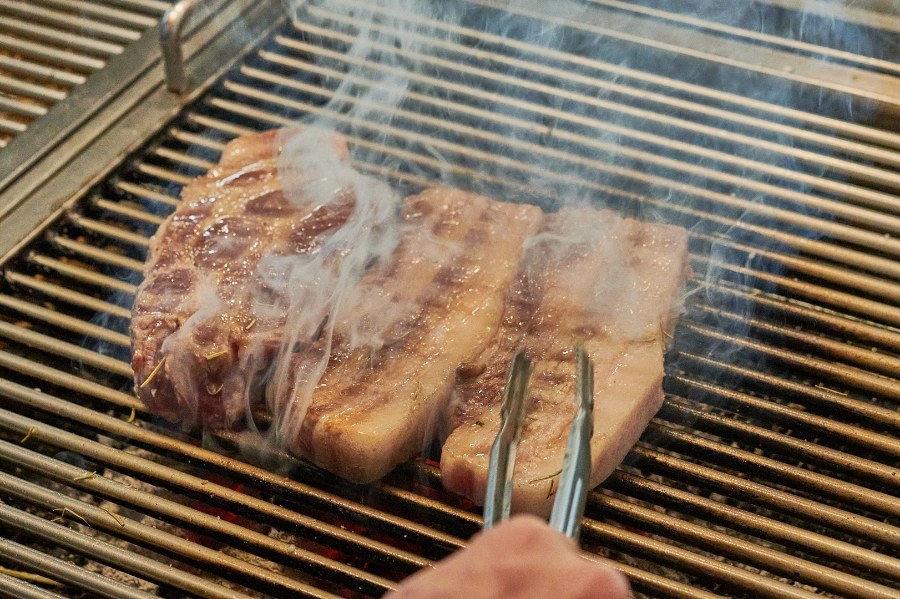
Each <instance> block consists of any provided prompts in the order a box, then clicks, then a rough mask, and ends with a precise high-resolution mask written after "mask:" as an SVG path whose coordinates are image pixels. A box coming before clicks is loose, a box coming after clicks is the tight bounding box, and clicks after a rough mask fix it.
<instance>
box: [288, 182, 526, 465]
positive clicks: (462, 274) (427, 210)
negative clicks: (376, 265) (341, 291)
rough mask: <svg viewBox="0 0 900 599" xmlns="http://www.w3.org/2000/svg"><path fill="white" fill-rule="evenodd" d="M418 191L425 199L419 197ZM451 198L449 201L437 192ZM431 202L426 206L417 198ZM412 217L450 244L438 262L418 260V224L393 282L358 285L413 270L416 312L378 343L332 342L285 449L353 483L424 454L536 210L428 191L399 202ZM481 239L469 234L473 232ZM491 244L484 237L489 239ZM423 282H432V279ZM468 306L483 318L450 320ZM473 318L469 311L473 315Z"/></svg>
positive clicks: (399, 256) (403, 282)
mask: <svg viewBox="0 0 900 599" xmlns="http://www.w3.org/2000/svg"><path fill="white" fill-rule="evenodd" d="M423 196H424V197H423ZM445 196H446V197H447V198H449V199H450V200H453V201H451V202H449V203H448V201H447V200H445V199H444V197H445ZM424 200H431V202H429V203H430V204H431V205H426V204H424V203H423V202H424ZM405 207H406V210H405V213H406V214H407V216H408V217H410V218H412V219H416V218H418V219H425V220H426V221H427V220H429V219H431V218H437V219H438V220H437V222H435V223H433V224H431V225H430V226H428V225H427V224H426V227H427V229H426V230H428V231H430V234H431V235H432V236H438V244H439V245H440V244H441V243H442V242H443V243H444V244H445V245H446V243H448V242H453V245H452V248H453V251H452V252H451V251H449V250H447V251H444V252H442V253H440V254H438V255H439V257H440V258H439V260H440V261H439V262H436V263H432V264H428V265H426V266H422V265H421V264H416V259H417V258H418V259H419V260H420V261H421V258H419V256H418V255H419V254H420V253H421V251H422V248H421V247H419V245H418V244H416V243H413V242H412V239H410V238H415V236H416V235H417V234H418V235H421V234H422V229H423V227H422V226H421V225H420V226H419V227H417V228H416V229H414V230H413V231H412V232H410V231H407V237H405V238H403V239H402V240H401V244H400V246H399V247H398V249H397V251H395V255H394V256H393V263H394V264H395V265H400V266H398V267H395V269H393V271H392V274H393V275H394V277H396V278H392V279H387V280H385V279H384V278H383V277H381V276H374V277H372V278H371V279H370V280H369V281H366V280H365V279H364V284H369V285H372V287H375V288H379V289H382V290H384V289H388V290H392V289H396V290H397V291H398V292H403V291H408V290H406V289H405V288H406V287H407V283H408V281H409V280H410V279H414V278H415V277H413V276H411V273H413V272H415V271H416V270H419V271H420V275H421V273H422V272H425V273H428V274H427V275H425V277H424V280H422V281H421V282H422V283H424V285H421V286H422V287H424V289H422V290H421V292H416V293H417V294H419V295H421V297H420V299H419V300H418V301H419V305H420V306H421V309H420V310H417V311H416V312H415V315H414V316H413V318H411V319H410V320H404V321H401V322H398V323H396V324H395V326H394V328H395V329H401V330H402V333H399V334H398V333H396V332H394V333H393V334H389V335H388V337H389V338H390V339H391V341H389V342H388V343H386V344H385V345H384V346H383V347H380V348H377V349H376V348H369V347H363V348H356V349H350V348H338V350H337V351H335V352H333V355H332V359H331V361H330V363H329V367H328V369H326V371H325V374H324V376H323V377H322V379H321V381H320V383H319V385H318V387H317V389H316V391H315V393H314V395H313V398H312V403H311V405H310V407H309V409H308V410H307V412H306V418H305V419H304V422H303V424H302V427H301V431H300V434H299V435H298V437H297V439H296V440H295V444H294V445H293V446H292V449H293V450H294V451H295V452H297V453H300V454H301V455H304V456H306V457H307V458H309V459H311V460H312V461H313V462H315V463H317V464H319V465H321V466H323V467H325V468H327V469H329V470H331V471H333V472H337V473H338V474H341V475H342V476H344V477H346V478H349V479H351V480H355V481H357V482H369V481H372V480H375V479H377V478H380V477H381V476H383V475H384V474H386V473H387V472H388V471H389V470H390V469H392V468H393V466H394V465H396V464H397V463H399V462H401V461H403V460H404V459H407V458H408V457H410V456H411V455H413V454H415V453H417V452H418V451H420V450H421V448H422V446H423V444H424V443H426V442H427V441H428V440H429V439H430V438H431V436H432V434H433V432H434V428H435V425H436V424H437V420H438V418H439V416H440V414H441V413H443V411H444V409H445V408H446V402H447V400H448V399H449V391H450V387H451V385H452V384H453V382H454V380H455V377H456V371H457V368H458V366H459V365H460V364H461V363H463V362H466V361H468V360H469V359H471V358H472V357H474V355H476V354H477V353H478V352H479V351H480V348H481V347H482V346H483V345H484V343H485V342H486V341H487V340H488V339H489V338H490V337H491V333H492V331H493V329H494V328H495V327H496V324H497V321H498V320H499V318H500V315H501V312H500V308H501V304H502V295H503V291H504V289H505V288H506V287H507V286H508V284H509V281H510V279H511V277H512V275H513V274H514V272H515V268H516V265H517V264H518V257H519V254H520V253H521V247H522V241H523V240H524V238H525V237H526V236H527V235H528V234H530V233H531V232H533V231H534V230H535V228H536V225H537V222H538V219H539V214H540V211H539V209H537V208H535V207H533V206H516V205H512V204H500V203H496V202H492V201H490V200H487V199H486V198H481V197H478V196H471V195H469V194H464V193H463V192H459V191H455V190H428V191H427V192H424V193H423V194H422V195H421V196H419V197H418V198H410V199H408V200H407V201H406V203H405ZM473 230H474V231H485V232H488V233H490V234H489V235H487V236H470V235H469V233H470V232H471V231H473ZM489 242H490V243H489ZM429 283H430V284H429ZM469 311H472V312H474V313H476V314H477V313H478V312H479V311H482V312H483V313H484V316H483V317H482V319H481V320H478V321H477V322H475V323H474V327H473V328H472V330H465V328H464V327H453V329H452V334H453V335H454V336H455V337H457V338H455V339H449V338H442V337H443V336H445V335H447V334H448V333H450V331H449V330H447V329H446V327H447V326H448V323H449V324H452V323H454V322H458V321H460V320H463V321H464V320H465V318H462V316H461V315H463V314H468V312H469ZM472 318H476V317H474V316H473V317H472Z"/></svg>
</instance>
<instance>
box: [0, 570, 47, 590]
mask: <svg viewBox="0 0 900 599" xmlns="http://www.w3.org/2000/svg"><path fill="white" fill-rule="evenodd" d="M0 574H3V575H5V576H9V577H11V578H18V579H19V580H24V581H26V582H34V583H37V584H43V585H46V586H54V587H61V586H62V583H61V582H56V581H55V580H52V579H50V578H47V577H46V576H41V575H40V574H32V573H31V572H22V571H21V570H10V569H9V568H4V567H3V566H0Z"/></svg>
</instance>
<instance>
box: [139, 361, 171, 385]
mask: <svg viewBox="0 0 900 599" xmlns="http://www.w3.org/2000/svg"><path fill="white" fill-rule="evenodd" d="M168 357H169V356H163V358H162V360H160V361H159V364H157V365H156V368H154V369H153V371H152V372H151V373H150V376H148V377H147V378H146V379H145V380H144V382H143V383H141V386H140V389H143V388H144V387H146V386H147V385H149V384H150V381H152V380H153V377H155V376H156V373H158V372H159V371H160V369H161V368H162V367H163V364H165V363H166V358H168Z"/></svg>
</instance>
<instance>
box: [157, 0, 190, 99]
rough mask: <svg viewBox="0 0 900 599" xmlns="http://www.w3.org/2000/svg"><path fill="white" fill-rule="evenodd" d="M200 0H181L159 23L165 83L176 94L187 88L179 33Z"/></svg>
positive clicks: (183, 91)
mask: <svg viewBox="0 0 900 599" xmlns="http://www.w3.org/2000/svg"><path fill="white" fill-rule="evenodd" d="M199 3H200V0H181V1H180V2H177V3H176V4H174V5H173V6H172V7H171V8H169V10H167V11H166V14H165V15H163V18H162V22H161V23H160V25H159V45H160V47H161V48H162V55H163V64H164V66H165V71H166V85H167V86H168V88H169V89H170V90H172V91H173V92H175V93H177V94H183V93H185V92H186V91H187V90H188V78H187V74H185V72H184V53H183V52H182V51H181V34H182V32H183V30H184V23H185V21H186V20H187V17H188V15H189V14H190V13H191V11H192V10H193V9H194V8H195V7H196V6H197V4H199Z"/></svg>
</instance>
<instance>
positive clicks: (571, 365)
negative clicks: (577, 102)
mask: <svg viewBox="0 0 900 599" xmlns="http://www.w3.org/2000/svg"><path fill="white" fill-rule="evenodd" d="M527 246H528V249H527V252H526V255H525V259H524V261H523V263H522V265H521V267H520V269H519V272H518V275H517V278H516V280H515V282H514V284H513V285H512V286H511V287H510V289H509V293H508V294H507V299H506V309H505V312H504V316H503V322H502V324H501V326H500V329H499V331H498V334H497V336H496V337H495V338H494V339H493V340H492V341H491V342H490V344H489V345H488V347H487V348H486V349H485V350H484V351H483V352H481V355H480V356H479V357H478V358H477V359H476V360H475V361H474V362H473V363H472V364H471V365H470V366H469V367H467V368H465V369H462V370H461V372H460V375H461V376H460V381H459V384H458V385H457V387H456V390H455V396H456V400H457V403H458V406H459V408H458V412H457V414H456V417H455V421H454V422H453V425H454V426H455V428H454V430H453V432H452V433H451V434H450V436H449V438H448V439H447V441H446V443H445V445H444V448H443V453H442V456H441V471H442V479H443V482H444V485H445V486H446V487H447V488H448V489H451V490H453V491H456V492H458V493H460V494H462V495H465V496H467V497H469V498H471V499H472V500H474V501H476V502H478V503H481V502H483V501H484V493H485V488H486V484H487V470H488V462H489V456H490V449H491V444H492V443H493V441H494V438H495V437H496V435H497V432H498V431H499V428H500V401H501V398H502V395H503V387H504V385H505V382H506V375H507V370H508V367H509V363H510V360H511V358H512V355H513V354H514V353H515V352H516V351H517V350H519V349H524V350H525V351H526V352H527V354H528V355H529V356H530V357H531V359H532V365H533V376H532V381H531V398H532V404H531V407H530V408H529V412H528V416H527V419H526V423H525V427H524V429H523V432H522V440H521V442H520V444H519V449H518V454H517V460H516V467H515V472H514V482H515V488H514V491H513V509H514V510H516V511H529V512H534V513H540V514H547V513H549V511H550V508H551V506H552V503H553V499H554V494H555V489H556V488H557V484H558V475H559V472H560V469H561V468H562V461H563V457H564V454H565V446H566V440H567V437H568V432H569V427H570V425H571V421H572V417H573V415H574V411H575V361H574V352H573V348H574V346H575V345H577V344H580V345H582V346H583V347H584V348H585V350H586V351H587V353H588V355H589V356H590V357H591V359H592V360H593V362H594V418H593V419H594V436H593V439H592V442H591V458H592V459H591V461H592V471H591V479H590V480H591V486H596V485H598V484H599V483H600V482H602V481H603V479H605V478H606V477H607V476H608V475H609V474H610V473H611V472H612V471H613V469H615V467H616V466H617V465H618V464H619V463H620V462H621V460H622V459H623V458H624V456H625V454H626V453H627V452H628V450H629V449H630V448H631V446H632V445H633V444H634V442H635V441H636V440H637V438H638V437H639V436H640V434H641V432H642V431H643V429H644V428H645V426H646V424H647V422H648V421H649V420H650V418H651V417H652V416H653V414H654V413H655V412H656V411H657V410H658V409H659V407H660V405H661V403H662V399H663V393H662V378H663V354H664V350H665V346H666V340H667V339H668V338H670V329H671V327H672V326H673V325H674V320H675V316H676V315H677V309H676V305H677V303H678V300H679V298H680V296H681V292H682V291H681V290H682V287H683V284H684V281H685V280H686V278H687V277H688V276H689V274H690V269H689V267H688V263H687V233H686V231H685V230H684V229H682V228H680V227H673V226H666V225H654V224H648V223H644V222H640V221H636V220H630V219H622V218H619V217H617V216H615V215H614V214H612V213H611V212H608V211H602V212H601V211H595V210H591V209H563V210H562V211H560V212H559V213H558V214H552V215H547V216H545V218H544V222H543V224H542V227H541V231H540V233H539V234H538V235H537V236H535V237H534V238H532V239H530V240H529V241H528V242H527Z"/></svg>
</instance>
